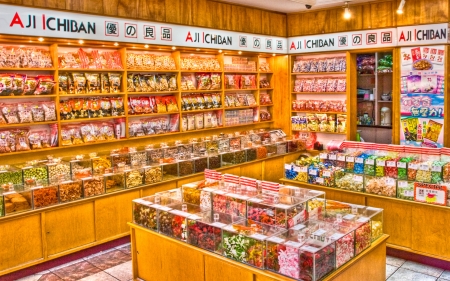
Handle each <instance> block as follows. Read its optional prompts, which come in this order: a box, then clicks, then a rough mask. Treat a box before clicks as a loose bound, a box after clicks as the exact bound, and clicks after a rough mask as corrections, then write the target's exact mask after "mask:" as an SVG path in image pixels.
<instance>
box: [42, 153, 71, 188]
mask: <svg viewBox="0 0 450 281" xmlns="http://www.w3.org/2000/svg"><path fill="white" fill-rule="evenodd" d="M45 165H46V166H47V172H48V181H49V183H51V184H53V183H57V182H58V181H59V180H60V178H61V177H63V178H67V176H68V177H70V164H69V163H68V162H67V161H62V160H61V158H55V159H50V160H49V161H48V162H47V163H46V164H45Z"/></svg>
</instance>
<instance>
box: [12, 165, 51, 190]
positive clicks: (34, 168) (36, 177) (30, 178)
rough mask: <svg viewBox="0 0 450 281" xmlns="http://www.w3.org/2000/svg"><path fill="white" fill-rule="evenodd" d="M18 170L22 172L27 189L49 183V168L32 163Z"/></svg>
mask: <svg viewBox="0 0 450 281" xmlns="http://www.w3.org/2000/svg"><path fill="white" fill-rule="evenodd" d="M18 168H20V169H21V170H22V181H23V184H24V185H25V187H26V188H29V187H34V186H37V185H44V184H47V183H48V171H47V166H45V165H42V164H39V163H38V162H37V161H32V162H29V163H27V164H25V165H19V166H18Z"/></svg>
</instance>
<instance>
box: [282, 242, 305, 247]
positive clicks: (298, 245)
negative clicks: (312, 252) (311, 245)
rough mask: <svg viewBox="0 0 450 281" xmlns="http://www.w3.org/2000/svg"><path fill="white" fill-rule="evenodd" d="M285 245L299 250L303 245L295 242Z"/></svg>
mask: <svg viewBox="0 0 450 281" xmlns="http://www.w3.org/2000/svg"><path fill="white" fill-rule="evenodd" d="M284 245H286V246H289V247H293V248H299V247H300V246H301V245H302V244H301V243H298V242H295V241H287V242H286V243H284Z"/></svg>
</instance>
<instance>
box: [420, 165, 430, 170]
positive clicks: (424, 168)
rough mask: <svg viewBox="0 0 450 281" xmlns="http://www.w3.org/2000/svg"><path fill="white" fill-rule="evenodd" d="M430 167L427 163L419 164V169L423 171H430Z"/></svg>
mask: <svg viewBox="0 0 450 281" xmlns="http://www.w3.org/2000/svg"><path fill="white" fill-rule="evenodd" d="M429 169H430V167H429V166H428V165H427V164H421V165H420V166H419V170H421V171H428V170H429Z"/></svg>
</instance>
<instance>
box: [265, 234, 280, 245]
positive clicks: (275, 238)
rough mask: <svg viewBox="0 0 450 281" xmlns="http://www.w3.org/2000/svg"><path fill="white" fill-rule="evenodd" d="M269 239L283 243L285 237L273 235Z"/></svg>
mask: <svg viewBox="0 0 450 281" xmlns="http://www.w3.org/2000/svg"><path fill="white" fill-rule="evenodd" d="M267 241H270V242H274V243H277V244H281V243H283V242H284V239H283V238H280V237H276V236H273V237H269V238H267Z"/></svg>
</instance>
